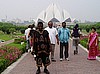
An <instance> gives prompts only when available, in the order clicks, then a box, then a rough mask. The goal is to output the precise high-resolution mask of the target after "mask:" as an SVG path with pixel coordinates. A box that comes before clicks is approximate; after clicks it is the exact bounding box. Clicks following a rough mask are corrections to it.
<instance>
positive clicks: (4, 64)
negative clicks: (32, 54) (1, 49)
mask: <svg viewBox="0 0 100 74" xmlns="http://www.w3.org/2000/svg"><path fill="white" fill-rule="evenodd" d="M7 62H8V61H7V60H6V59H1V58H0V73H1V72H2V71H3V70H4V69H5V68H6V67H7Z"/></svg>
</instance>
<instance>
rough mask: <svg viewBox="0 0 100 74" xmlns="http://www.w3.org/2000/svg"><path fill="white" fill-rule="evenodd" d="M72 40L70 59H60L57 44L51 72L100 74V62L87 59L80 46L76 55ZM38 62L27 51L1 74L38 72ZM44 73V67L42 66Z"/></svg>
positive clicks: (49, 67)
mask: <svg viewBox="0 0 100 74" xmlns="http://www.w3.org/2000/svg"><path fill="white" fill-rule="evenodd" d="M71 45H72V42H71V41H70V45H69V46H70V47H69V53H70V56H69V59H70V61H66V60H63V61H62V62H61V61H60V60H59V45H56V51H55V58H56V60H57V61H56V62H51V65H50V66H48V69H49V71H50V74H100V62H99V61H97V60H87V52H86V51H84V50H83V48H82V47H80V46H79V54H78V55H74V54H73V49H72V46H71ZM36 69H37V68H36V64H35V61H34V59H33V56H32V55H31V54H30V53H25V54H24V55H23V56H22V57H21V58H20V59H19V60H18V61H17V62H15V63H14V64H12V65H11V66H10V67H8V68H7V69H6V70H5V71H4V72H3V73H1V74H36ZM41 71H42V73H41V74H44V73H43V68H42V70H41Z"/></svg>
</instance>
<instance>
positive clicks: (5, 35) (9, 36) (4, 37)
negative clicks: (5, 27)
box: [0, 32, 24, 41]
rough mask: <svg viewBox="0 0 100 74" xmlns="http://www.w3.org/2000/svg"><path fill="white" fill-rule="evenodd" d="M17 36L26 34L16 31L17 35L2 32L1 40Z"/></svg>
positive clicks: (0, 34)
mask: <svg viewBox="0 0 100 74" xmlns="http://www.w3.org/2000/svg"><path fill="white" fill-rule="evenodd" d="M17 36H24V34H21V33H16V34H15V35H12V34H10V35H8V34H4V33H1V32H0V40H5V41H8V40H11V39H13V38H16V37H17Z"/></svg>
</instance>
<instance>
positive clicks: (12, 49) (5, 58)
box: [0, 43, 25, 73]
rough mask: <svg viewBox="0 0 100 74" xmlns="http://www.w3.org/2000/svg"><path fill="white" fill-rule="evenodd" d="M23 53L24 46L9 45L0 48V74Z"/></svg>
mask: <svg viewBox="0 0 100 74" xmlns="http://www.w3.org/2000/svg"><path fill="white" fill-rule="evenodd" d="M24 52H25V44H23V45H21V44H16V43H11V44H8V45H6V46H2V47H1V48H0V73H1V72H2V71H3V70H4V69H6V68H7V67H8V66H9V65H10V64H12V63H13V62H15V61H16V60H17V59H18V58H19V57H20V56H21V55H22V54H23V53H24Z"/></svg>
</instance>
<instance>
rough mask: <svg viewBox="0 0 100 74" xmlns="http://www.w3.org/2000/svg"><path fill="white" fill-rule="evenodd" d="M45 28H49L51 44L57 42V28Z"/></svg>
mask: <svg viewBox="0 0 100 74" xmlns="http://www.w3.org/2000/svg"><path fill="white" fill-rule="evenodd" d="M45 30H47V31H48V33H49V38H50V41H51V44H56V35H57V34H58V32H57V30H56V28H54V27H52V28H49V27H47V28H45Z"/></svg>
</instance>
